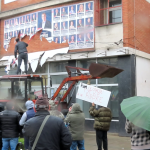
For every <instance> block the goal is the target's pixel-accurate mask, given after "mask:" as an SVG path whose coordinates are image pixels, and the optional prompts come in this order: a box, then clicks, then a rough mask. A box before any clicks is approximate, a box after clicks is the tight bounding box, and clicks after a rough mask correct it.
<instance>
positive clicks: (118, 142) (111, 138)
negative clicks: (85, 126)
mask: <svg viewBox="0 0 150 150" xmlns="http://www.w3.org/2000/svg"><path fill="white" fill-rule="evenodd" d="M84 137H85V150H97V145H96V135H95V132H94V131H90V132H86V133H85V136H84ZM130 149H131V144H130V137H120V136H118V135H117V134H111V133H108V150H130Z"/></svg>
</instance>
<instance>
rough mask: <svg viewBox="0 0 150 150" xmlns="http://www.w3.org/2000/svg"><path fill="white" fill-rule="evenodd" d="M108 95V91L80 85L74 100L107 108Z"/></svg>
mask: <svg viewBox="0 0 150 150" xmlns="http://www.w3.org/2000/svg"><path fill="white" fill-rule="evenodd" d="M110 94H111V92H110V91H106V90H103V89H100V88H96V87H94V86H91V85H87V84H84V83H80V85H79V89H78V92H77V95H76V98H78V99H81V100H84V101H87V102H90V103H93V102H94V103H95V104H97V105H100V106H103V107H107V105H108V101H109V98H110Z"/></svg>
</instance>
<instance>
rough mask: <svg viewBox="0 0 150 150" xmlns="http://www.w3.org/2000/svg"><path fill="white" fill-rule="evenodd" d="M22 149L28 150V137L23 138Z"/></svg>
mask: <svg viewBox="0 0 150 150" xmlns="http://www.w3.org/2000/svg"><path fill="white" fill-rule="evenodd" d="M24 147H25V149H29V138H28V137H24Z"/></svg>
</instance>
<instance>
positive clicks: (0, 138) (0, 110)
mask: <svg viewBox="0 0 150 150" xmlns="http://www.w3.org/2000/svg"><path fill="white" fill-rule="evenodd" d="M3 110H4V105H3V104H2V103H0V112H2V111H3ZM1 148H2V131H1V130H0V149H1Z"/></svg>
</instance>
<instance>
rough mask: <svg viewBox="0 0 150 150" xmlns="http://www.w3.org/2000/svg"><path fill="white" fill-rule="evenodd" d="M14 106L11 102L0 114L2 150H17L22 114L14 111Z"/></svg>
mask: <svg viewBox="0 0 150 150" xmlns="http://www.w3.org/2000/svg"><path fill="white" fill-rule="evenodd" d="M13 109H14V106H13V104H12V103H11V102H8V103H7V104H6V110H4V111H2V112H0V130H1V132H2V144H3V147H2V150H8V148H9V146H10V148H11V150H15V149H16V146H17V143H18V137H19V133H20V132H21V130H20V126H19V120H20V114H19V113H18V112H16V111H14V110H13Z"/></svg>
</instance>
